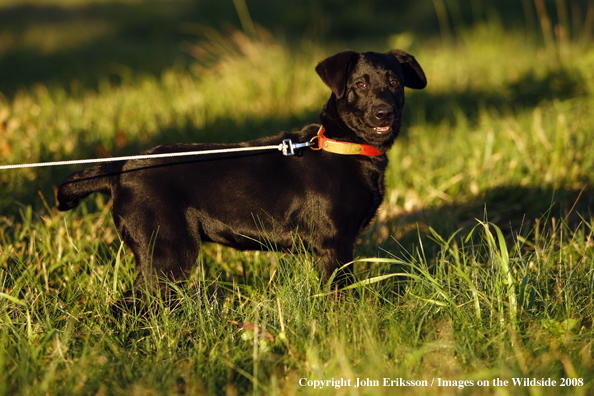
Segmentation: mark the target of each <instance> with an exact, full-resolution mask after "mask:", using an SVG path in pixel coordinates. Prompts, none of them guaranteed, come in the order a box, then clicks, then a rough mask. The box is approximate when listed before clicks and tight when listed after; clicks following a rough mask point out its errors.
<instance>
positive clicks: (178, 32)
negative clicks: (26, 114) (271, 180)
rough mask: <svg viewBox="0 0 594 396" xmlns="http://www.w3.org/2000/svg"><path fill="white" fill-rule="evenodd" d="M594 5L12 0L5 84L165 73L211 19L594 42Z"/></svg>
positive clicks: (312, 28)
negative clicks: (479, 29) (488, 27)
mask: <svg viewBox="0 0 594 396" xmlns="http://www.w3.org/2000/svg"><path fill="white" fill-rule="evenodd" d="M242 5H243V6H242ZM593 13H594V11H593V9H592V5H591V2H589V1H587V0H549V1H544V0H537V1H532V0H500V1H488V0H469V1H461V0H422V1H419V0H417V1H413V0H401V1H398V2H394V1H388V0H356V1H347V0H294V1H291V2H270V1H264V0H248V1H247V3H244V0H237V1H235V2H233V1H232V0H223V1H221V0H23V1H21V0H16V1H15V0H3V1H2V2H1V4H0V75H1V76H2V77H1V78H0V91H1V92H2V93H3V95H4V96H5V97H7V98H11V97H13V96H14V95H15V93H16V92H17V91H18V89H19V88H23V87H25V88H28V87H31V86H32V85H33V84H36V83H42V84H46V85H58V86H61V87H63V88H65V89H67V90H68V91H71V92H76V91H77V90H81V89H87V88H97V86H98V85H99V83H100V82H101V81H103V80H108V81H110V82H111V83H118V82H121V81H122V80H125V79H127V78H130V75H131V74H144V73H146V74H152V75H160V73H162V72H163V71H164V70H165V69H168V68H171V67H174V66H180V67H185V66H187V65H188V63H190V62H192V61H193V59H192V58H191V57H189V56H188V54H187V51H186V49H187V45H186V44H188V43H190V44H193V43H195V42H196V41H198V40H199V38H198V37H197V33H200V32H202V30H203V27H204V26H208V27H211V28H214V29H218V30H223V31H229V30H231V29H233V28H236V29H241V28H243V29H244V30H245V31H246V32H247V33H253V31H252V30H253V29H254V27H253V25H254V24H255V25H258V26H261V27H263V28H264V29H266V30H267V31H269V32H270V33H271V34H273V35H274V36H275V37H282V38H283V39H284V40H285V42H286V43H287V44H290V45H294V46H299V45H300V44H301V43H302V41H303V40H304V39H305V40H308V41H313V42H315V43H319V44H323V45H324V46H325V47H328V48H330V49H336V50H339V49H344V48H345V47H349V48H352V49H354V50H369V49H377V50H382V49H386V48H387V47H388V46H390V45H392V44H396V45H398V46H400V47H410V46H413V45H414V44H415V43H416V44H420V42H422V43H427V41H431V40H432V39H437V40H438V41H443V42H448V41H451V40H455V39H457V37H458V33H461V32H463V31H467V30H468V29H469V28H470V27H472V26H475V25H477V24H482V23H484V22H486V21H491V22H494V21H496V22H497V24H498V25H500V26H501V27H502V28H503V29H505V30H506V31H520V32H521V31H527V32H528V33H529V34H530V35H534V36H537V37H539V39H540V40H542V41H543V42H548V41H552V40H554V39H555V38H556V37H558V38H559V40H561V41H562V40H569V39H571V38H574V39H578V40H583V41H587V40H589V39H590V37H591V35H592V28H593V25H594V15H593ZM545 15H546V16H545ZM547 23H548V24H549V25H550V26H548V27H547V26H542V25H543V24H545V25H546V24H547ZM543 33H544V34H543ZM390 38H392V40H390ZM405 49H406V48H405ZM330 51H331V50H330Z"/></svg>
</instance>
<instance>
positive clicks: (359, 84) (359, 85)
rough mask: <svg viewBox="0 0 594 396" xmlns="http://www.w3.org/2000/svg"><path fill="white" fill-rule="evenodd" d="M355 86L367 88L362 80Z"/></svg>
mask: <svg viewBox="0 0 594 396" xmlns="http://www.w3.org/2000/svg"><path fill="white" fill-rule="evenodd" d="M357 88H359V89H363V90H365V89H367V84H365V83H364V82H358V83H357Z"/></svg>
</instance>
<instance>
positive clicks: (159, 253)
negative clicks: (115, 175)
mask: <svg viewBox="0 0 594 396" xmlns="http://www.w3.org/2000/svg"><path fill="white" fill-rule="evenodd" d="M118 209H119V208H118V207H117V206H116V203H115V202H114V221H115V224H116V227H117V229H118V232H119V233H120V236H121V238H122V239H123V240H124V242H125V243H126V244H127V245H128V246H129V247H130V248H131V250H132V252H133V253H134V257H135V259H136V268H137V270H138V276H137V278H136V280H135V281H134V285H133V288H132V290H129V291H128V292H126V296H125V299H126V300H127V301H126V304H128V305H129V304H130V302H132V301H133V300H136V299H138V298H140V299H141V300H146V299H147V298H148V296H150V295H155V294H156V293H155V292H160V293H161V296H163V297H165V296H166V295H167V294H168V292H169V291H171V289H170V288H168V286H167V283H168V282H179V281H183V280H185V279H186V278H187V277H188V276H189V274H190V272H191V270H192V267H193V266H194V265H195V263H196V260H197V259H198V254H199V252H200V238H199V235H198V233H197V232H192V230H190V228H189V225H188V222H187V220H186V219H185V217H184V216H183V214H181V213H179V212H178V213H172V212H173V211H163V210H161V211H150V210H147V208H146V207H144V208H143V210H141V212H142V213H141V216H140V215H139V213H136V215H134V213H131V211H130V208H127V209H128V210H127V211H124V212H122V213H126V216H125V217H123V216H118V213H119V210H118ZM129 222H132V224H127V223H129ZM128 300H130V301H128Z"/></svg>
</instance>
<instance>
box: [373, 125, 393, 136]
mask: <svg viewBox="0 0 594 396" xmlns="http://www.w3.org/2000/svg"><path fill="white" fill-rule="evenodd" d="M371 129H372V130H373V131H374V132H375V133H377V134H378V135H379V136H385V135H387V134H389V133H390V132H392V127H391V126H380V127H375V128H371Z"/></svg>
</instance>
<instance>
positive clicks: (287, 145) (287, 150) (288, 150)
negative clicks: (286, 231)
mask: <svg viewBox="0 0 594 396" xmlns="http://www.w3.org/2000/svg"><path fill="white" fill-rule="evenodd" d="M311 145H312V143H311V142H305V143H293V142H292V141H291V139H285V140H283V142H282V143H281V144H279V145H276V146H274V145H271V146H257V147H235V148H228V149H215V150H202V151H183V152H178V153H162V154H145V155H128V156H124V157H108V158H95V159H83V160H69V161H54V162H38V163H35V164H17V165H2V166H0V170H5V169H20V168H41V167H45V166H60V165H80V164H94V163H99V162H115V161H127V160H143V159H153V158H169V157H183V156H189V155H205V154H225V153H236V152H241V151H262V150H279V151H282V152H283V155H293V154H294V150H295V149H300V148H304V147H309V146H311Z"/></svg>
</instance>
